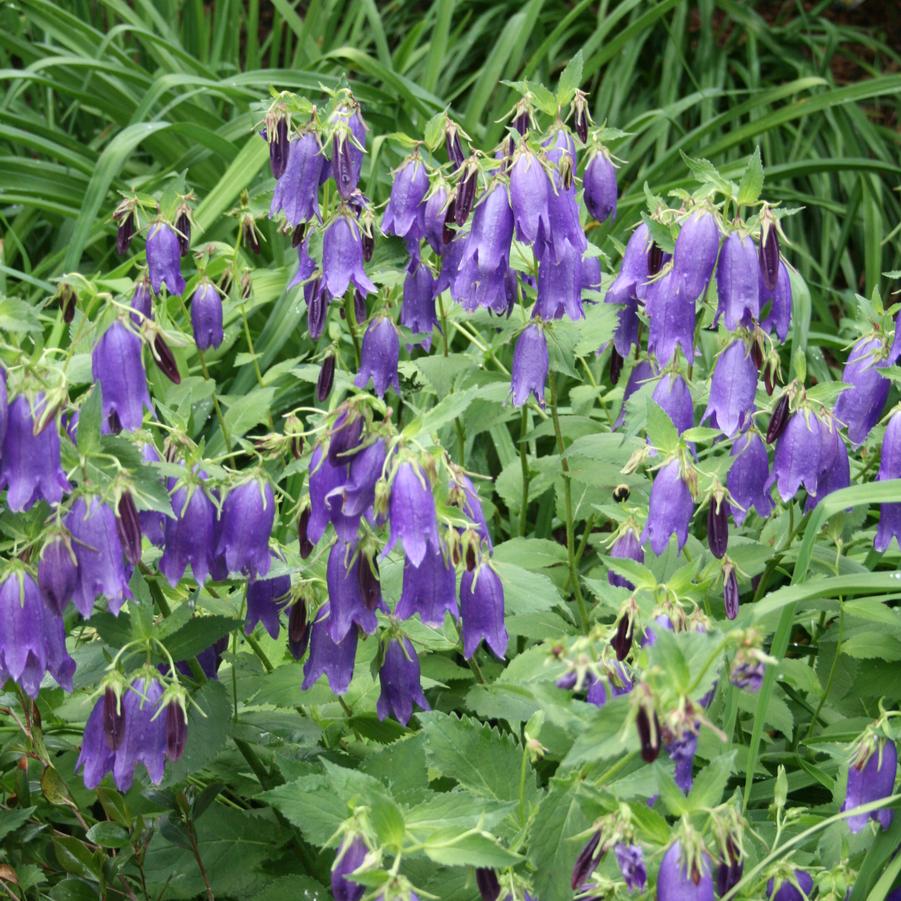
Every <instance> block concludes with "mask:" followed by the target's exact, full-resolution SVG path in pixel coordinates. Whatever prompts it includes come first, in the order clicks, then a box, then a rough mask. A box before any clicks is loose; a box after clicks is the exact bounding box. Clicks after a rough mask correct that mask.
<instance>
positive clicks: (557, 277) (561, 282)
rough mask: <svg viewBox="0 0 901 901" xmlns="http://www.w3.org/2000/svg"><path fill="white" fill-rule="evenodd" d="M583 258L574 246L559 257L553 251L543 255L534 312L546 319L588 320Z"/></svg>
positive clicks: (539, 263) (540, 260) (562, 252)
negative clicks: (584, 300)
mask: <svg viewBox="0 0 901 901" xmlns="http://www.w3.org/2000/svg"><path fill="white" fill-rule="evenodd" d="M582 288H583V285H582V258H581V254H580V252H579V251H578V250H577V249H576V248H574V247H571V246H570V245H566V246H565V248H564V249H563V250H562V251H561V252H560V253H559V254H557V255H556V256H554V254H552V253H551V252H550V251H549V250H545V251H544V252H543V253H541V254H539V260H538V292H537V294H538V296H537V300H536V301H535V309H534V311H533V315H535V316H539V317H541V318H542V319H562V318H563V316H564V314H565V315H567V316H569V318H570V319H584V318H585V312H584V310H583V309H582Z"/></svg>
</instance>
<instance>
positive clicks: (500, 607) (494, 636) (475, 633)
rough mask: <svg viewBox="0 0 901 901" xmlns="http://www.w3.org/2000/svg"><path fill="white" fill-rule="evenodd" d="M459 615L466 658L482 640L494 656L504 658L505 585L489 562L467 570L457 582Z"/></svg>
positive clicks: (505, 631) (507, 637) (505, 637)
mask: <svg viewBox="0 0 901 901" xmlns="http://www.w3.org/2000/svg"><path fill="white" fill-rule="evenodd" d="M460 617H461V619H462V620H463V656H464V657H465V658H466V659H467V660H469V658H470V657H472V656H473V655H474V654H475V652H476V651H477V650H478V647H479V644H480V643H481V642H482V640H483V639H484V641H485V644H486V645H488V647H489V648H491V651H492V652H493V653H494V655H495V656H496V657H499V658H500V659H501V660H503V659H504V653H505V652H506V650H507V642H508V641H509V636H508V635H507V628H506V626H505V625H504V586H503V584H502V582H501V580H500V577H499V576H498V574H497V573H496V572H495V571H494V570H493V569H492V567H491V566H490V564H487V563H486V564H483V565H481V566H479V567H478V568H477V569H476V570H473V571H470V570H468V569H467V570H466V571H465V572H464V573H463V576H462V578H461V581H460Z"/></svg>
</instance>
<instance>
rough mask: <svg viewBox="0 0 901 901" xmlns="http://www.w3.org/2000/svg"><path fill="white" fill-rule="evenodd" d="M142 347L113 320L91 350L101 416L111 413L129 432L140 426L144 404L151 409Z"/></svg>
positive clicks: (123, 327) (130, 333)
mask: <svg viewBox="0 0 901 901" xmlns="http://www.w3.org/2000/svg"><path fill="white" fill-rule="evenodd" d="M142 348H143V344H142V342H141V339H140V338H139V337H138V336H137V335H135V334H133V333H132V332H131V331H129V330H128V328H126V327H125V326H124V325H123V324H122V323H121V322H119V321H118V320H117V321H116V322H114V323H113V324H112V325H111V326H110V327H109V328H108V329H107V330H106V331H105V332H104V333H103V337H101V339H100V340H99V341H98V342H97V344H96V346H95V347H94V350H93V352H92V354H91V373H92V374H93V376H94V379H95V380H96V381H97V383H98V384H99V385H100V394H101V398H102V400H103V416H104V420H106V421H109V420H110V418H111V417H112V415H113V414H115V415H116V416H117V418H118V421H119V423H120V424H121V427H122V428H123V429H126V430H128V431H130V432H131V431H134V430H135V429H139V428H140V427H141V423H142V422H143V420H144V408H145V407H146V408H147V409H148V410H152V409H153V407H152V405H151V403H150V394H149V393H148V391H147V375H146V373H145V372H144V363H143V361H142V359H141V350H142Z"/></svg>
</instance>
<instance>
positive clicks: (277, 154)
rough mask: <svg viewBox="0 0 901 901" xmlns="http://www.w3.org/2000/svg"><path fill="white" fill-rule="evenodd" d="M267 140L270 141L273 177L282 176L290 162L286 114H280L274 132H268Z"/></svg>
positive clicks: (270, 161)
mask: <svg viewBox="0 0 901 901" xmlns="http://www.w3.org/2000/svg"><path fill="white" fill-rule="evenodd" d="M266 137H267V140H268V141H269V168H270V169H271V170H272V177H273V178H281V177H282V175H284V173H285V167H286V166H287V164H288V154H289V152H290V151H289V145H288V119H287V118H286V117H285V116H279V118H278V119H276V122H275V128H273V129H272V133H271V134H269V133H268V132H267V135H266Z"/></svg>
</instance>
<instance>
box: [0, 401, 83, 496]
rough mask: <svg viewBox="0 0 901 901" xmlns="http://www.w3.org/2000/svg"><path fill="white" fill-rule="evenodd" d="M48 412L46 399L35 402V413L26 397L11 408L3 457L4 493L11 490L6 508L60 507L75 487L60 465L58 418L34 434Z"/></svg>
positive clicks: (1, 482) (0, 469)
mask: <svg viewBox="0 0 901 901" xmlns="http://www.w3.org/2000/svg"><path fill="white" fill-rule="evenodd" d="M43 410H44V396H43V395H42V394H39V395H38V396H37V398H36V399H35V404H34V410H33V412H32V408H31V405H30V404H29V403H28V398H27V397H25V395H24V394H20V395H19V396H18V397H16V398H15V399H14V400H13V402H12V403H11V404H10V405H9V408H8V414H7V415H8V419H7V420H6V435H5V436H4V438H3V453H2V454H0V489H3V488H7V489H8V491H7V495H6V505H7V507H9V509H10V510H12V511H13V512H14V513H21V512H22V511H23V510H28V509H30V508H31V507H33V506H34V504H35V503H37V502H38V501H39V500H44V501H46V502H47V503H48V504H57V503H59V501H60V500H61V499H62V496H63V492H64V491H68V490H69V488H70V487H71V486H70V485H69V482H68V481H67V480H66V477H65V475H63V471H62V469H61V468H60V465H59V432H58V431H57V429H56V418H55V417H50V420H49V421H48V422H47V424H46V425H45V426H44V428H43V429H42V430H41V431H40V432H39V433H38V434H37V435H35V434H34V427H35V419H37V420H40V417H41V414H42V412H43Z"/></svg>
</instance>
